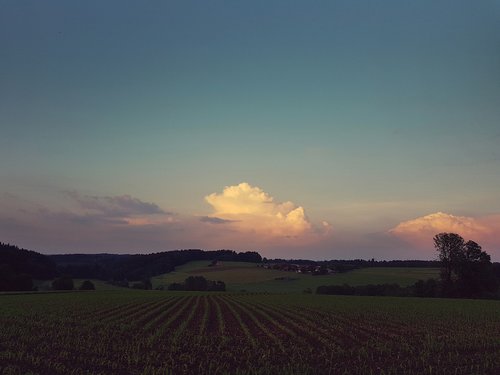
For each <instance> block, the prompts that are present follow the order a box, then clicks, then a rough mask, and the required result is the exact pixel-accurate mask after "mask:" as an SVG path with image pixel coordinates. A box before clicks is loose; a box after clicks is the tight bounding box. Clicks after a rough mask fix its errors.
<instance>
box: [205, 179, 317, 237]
mask: <svg viewBox="0 0 500 375" xmlns="http://www.w3.org/2000/svg"><path fill="white" fill-rule="evenodd" d="M205 201H206V202H207V203H208V204H210V205H211V206H212V208H213V210H214V213H213V214H212V215H210V218H218V219H223V220H226V221H232V222H233V223H232V225H233V227H234V228H236V229H238V230H239V231H243V232H250V233H255V234H259V235H263V236H272V237H286V238H295V237H300V236H302V235H305V234H307V233H308V232H310V231H311V229H312V225H311V223H310V222H309V220H308V218H307V216H306V214H305V211H304V208H303V207H301V206H297V205H295V204H294V203H293V202H289V201H287V202H277V201H275V199H274V198H273V197H272V196H270V195H269V194H268V193H266V192H265V191H263V190H262V189H261V188H259V187H257V186H252V185H250V184H248V183H246V182H242V183H240V184H238V185H234V186H226V187H225V188H224V189H223V191H222V193H212V194H210V195H207V196H206V197H205Z"/></svg>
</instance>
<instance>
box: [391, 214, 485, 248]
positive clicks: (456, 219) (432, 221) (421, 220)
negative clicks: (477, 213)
mask: <svg viewBox="0 0 500 375" xmlns="http://www.w3.org/2000/svg"><path fill="white" fill-rule="evenodd" d="M492 218H493V217H483V218H474V217H468V216H455V215H451V214H447V213H444V212H437V213H433V214H430V215H426V216H422V217H418V218H416V219H412V220H408V221H403V222H401V223H399V224H398V225H397V226H396V227H394V228H392V229H391V230H389V233H390V234H392V235H395V236H397V237H399V238H401V239H404V240H406V241H408V242H410V243H412V244H414V245H417V246H427V247H431V246H432V238H433V237H434V236H435V235H436V234H438V233H441V232H452V233H458V234H460V235H461V236H462V237H464V238H466V239H474V240H476V241H482V240H484V241H488V242H489V238H490V236H491V234H492V233H493V231H494V227H495V224H494V220H492Z"/></svg>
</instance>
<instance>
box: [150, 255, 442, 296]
mask: <svg viewBox="0 0 500 375" xmlns="http://www.w3.org/2000/svg"><path fill="white" fill-rule="evenodd" d="M208 264H209V262H207V261H195V262H189V263H187V264H185V265H183V266H180V267H177V268H176V270H175V272H170V273H167V274H164V275H161V276H157V277H154V278H153V280H152V281H153V285H154V286H155V287H156V286H159V285H162V286H164V287H166V286H168V285H169V284H171V283H174V282H182V281H184V280H185V279H186V278H187V277H188V276H194V275H200V276H204V277H205V278H207V279H209V280H222V281H224V282H225V283H226V288H227V290H228V291H231V292H240V291H242V290H245V291H247V292H255V293H257V292H270V293H290V292H292V293H302V292H303V291H304V290H305V289H307V288H310V289H311V290H312V291H315V290H316V288H317V287H318V286H319V285H334V284H335V285H342V284H344V283H347V284H350V285H366V284H384V283H397V284H399V285H401V286H407V285H411V284H414V283H415V282H416V281H418V280H419V279H422V280H427V279H430V278H437V277H438V276H439V270H438V269H437V268H418V267H415V268H408V267H406V268H403V267H401V268H399V267H387V268H384V267H376V268H362V269H357V270H354V271H350V272H345V273H338V274H333V275H322V276H312V275H307V274H299V273H295V272H286V271H279V270H269V269H265V268H262V267H258V266H257V264H256V263H245V262H223V264H222V265H219V266H216V267H208V266H207V265H208Z"/></svg>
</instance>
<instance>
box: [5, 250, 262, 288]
mask: <svg viewBox="0 0 500 375" xmlns="http://www.w3.org/2000/svg"><path fill="white" fill-rule="evenodd" d="M214 259H216V260H219V261H238V262H255V263H260V262H261V261H262V257H261V256H260V254H259V253H257V252H253V251H248V252H241V253H237V252H236V251H233V250H217V251H203V250H198V249H196V250H175V251H165V252H160V253H153V254H136V255H117V254H64V255H43V254H40V253H37V252H35V251H30V250H25V249H21V248H19V247H17V246H14V245H10V244H5V243H1V242H0V291H26V290H32V289H33V280H51V279H53V278H55V277H60V276H69V277H72V278H86V279H99V280H103V281H109V282H114V283H116V282H121V281H136V280H145V279H148V278H150V277H152V276H156V275H161V274H163V273H167V272H171V271H173V270H174V269H175V267H177V266H180V265H182V264H185V263H187V262H190V261H194V260H207V261H212V260H214Z"/></svg>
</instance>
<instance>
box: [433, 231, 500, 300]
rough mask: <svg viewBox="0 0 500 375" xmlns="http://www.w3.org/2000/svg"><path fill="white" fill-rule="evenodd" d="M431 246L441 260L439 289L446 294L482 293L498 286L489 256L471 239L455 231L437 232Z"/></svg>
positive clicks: (491, 290) (483, 294)
mask: <svg viewBox="0 0 500 375" xmlns="http://www.w3.org/2000/svg"><path fill="white" fill-rule="evenodd" d="M434 246H435V247H436V250H437V251H438V252H439V260H440V261H441V286H442V293H443V295H444V296H447V297H468V298H474V297H482V296H486V295H491V294H493V293H494V292H495V290H496V288H497V283H496V279H495V276H494V273H493V267H492V264H491V258H490V256H489V255H488V254H487V253H486V252H485V251H483V250H482V248H481V246H480V245H479V244H478V243H476V242H474V241H467V242H465V241H464V239H463V238H462V237H461V236H459V235H458V234H456V233H439V234H437V235H436V236H435V237H434Z"/></svg>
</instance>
